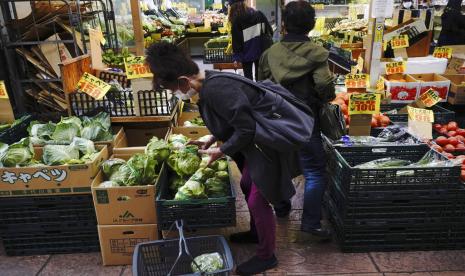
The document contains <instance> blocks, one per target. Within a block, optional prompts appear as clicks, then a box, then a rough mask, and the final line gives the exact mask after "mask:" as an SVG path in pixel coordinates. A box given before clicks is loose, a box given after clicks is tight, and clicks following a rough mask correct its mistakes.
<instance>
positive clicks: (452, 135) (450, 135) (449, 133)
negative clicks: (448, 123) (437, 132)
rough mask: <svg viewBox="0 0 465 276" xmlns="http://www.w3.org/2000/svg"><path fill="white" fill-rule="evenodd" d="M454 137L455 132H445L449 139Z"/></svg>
mask: <svg viewBox="0 0 465 276" xmlns="http://www.w3.org/2000/svg"><path fill="white" fill-rule="evenodd" d="M455 135H457V132H456V131H455V130H451V131H449V132H447V136H449V137H455Z"/></svg>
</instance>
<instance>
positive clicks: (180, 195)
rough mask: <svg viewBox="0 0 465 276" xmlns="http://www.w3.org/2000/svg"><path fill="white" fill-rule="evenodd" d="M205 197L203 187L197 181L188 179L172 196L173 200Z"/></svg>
mask: <svg viewBox="0 0 465 276" xmlns="http://www.w3.org/2000/svg"><path fill="white" fill-rule="evenodd" d="M201 198H207V195H206V193H205V187H204V186H203V184H202V183H200V182H198V181H193V180H188V181H187V182H186V183H185V184H184V185H183V186H182V187H181V188H179V190H178V192H177V193H176V195H175V196H174V199H175V200H186V199H201Z"/></svg>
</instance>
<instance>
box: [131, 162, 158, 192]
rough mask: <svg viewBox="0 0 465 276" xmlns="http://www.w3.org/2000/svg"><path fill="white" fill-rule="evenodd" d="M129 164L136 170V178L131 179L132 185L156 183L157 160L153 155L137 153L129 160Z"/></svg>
mask: <svg viewBox="0 0 465 276" xmlns="http://www.w3.org/2000/svg"><path fill="white" fill-rule="evenodd" d="M127 165H128V167H130V168H131V169H133V170H134V171H136V173H135V176H134V180H133V181H131V180H130V183H131V184H132V185H134V184H137V185H148V184H154V183H155V179H156V177H157V173H156V166H157V161H156V160H155V159H154V158H152V157H151V156H149V155H147V154H136V155H134V156H132V157H131V158H130V159H129V160H128V162H127ZM131 184H129V185H131Z"/></svg>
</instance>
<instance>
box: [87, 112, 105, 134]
mask: <svg viewBox="0 0 465 276" xmlns="http://www.w3.org/2000/svg"><path fill="white" fill-rule="evenodd" d="M82 121H83V122H84V125H88V124H91V123H94V122H96V123H99V124H100V125H101V126H102V127H103V128H104V129H107V130H108V129H110V128H111V118H110V114H108V113H106V112H100V113H99V114H97V115H95V116H94V117H87V116H84V117H82Z"/></svg>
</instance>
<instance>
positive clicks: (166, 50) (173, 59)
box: [146, 42, 199, 85]
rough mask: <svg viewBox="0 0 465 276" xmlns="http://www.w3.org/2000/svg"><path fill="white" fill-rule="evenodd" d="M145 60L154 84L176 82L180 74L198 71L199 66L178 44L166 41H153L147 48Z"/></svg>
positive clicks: (184, 74) (190, 74)
mask: <svg viewBox="0 0 465 276" xmlns="http://www.w3.org/2000/svg"><path fill="white" fill-rule="evenodd" d="M146 62H147V64H148V65H149V67H150V70H151V71H152V73H153V76H154V78H153V81H154V85H163V83H165V84H169V83H173V82H176V81H177V79H178V78H179V77H180V76H192V75H197V74H198V73H199V67H198V66H197V64H196V63H195V62H194V61H192V59H191V57H190V56H189V55H187V53H185V52H184V51H183V50H182V49H181V48H179V47H178V46H176V45H174V44H172V43H168V42H159V43H155V44H153V45H152V46H150V47H149V48H148V49H147V52H146Z"/></svg>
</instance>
